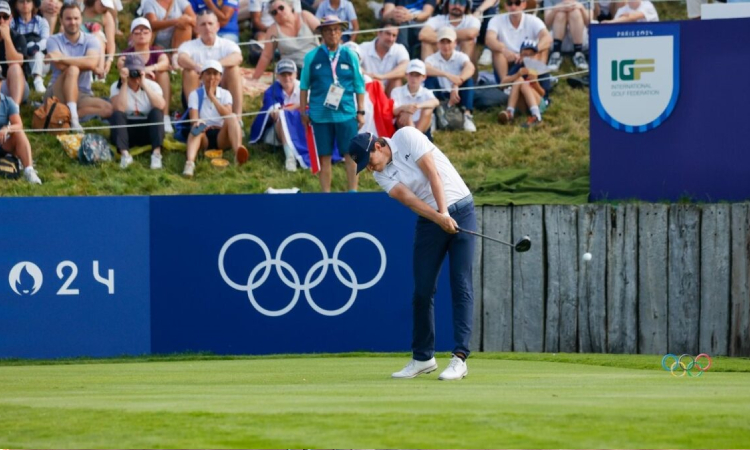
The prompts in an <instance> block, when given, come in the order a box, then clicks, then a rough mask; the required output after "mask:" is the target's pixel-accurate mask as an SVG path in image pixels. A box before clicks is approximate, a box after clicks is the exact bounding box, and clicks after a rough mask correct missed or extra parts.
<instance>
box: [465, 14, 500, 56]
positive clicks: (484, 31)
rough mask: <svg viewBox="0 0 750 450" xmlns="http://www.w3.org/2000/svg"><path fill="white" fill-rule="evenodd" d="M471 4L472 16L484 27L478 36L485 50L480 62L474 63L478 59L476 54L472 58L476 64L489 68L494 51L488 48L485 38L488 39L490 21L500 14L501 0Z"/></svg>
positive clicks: (478, 42)
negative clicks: (475, 58)
mask: <svg viewBox="0 0 750 450" xmlns="http://www.w3.org/2000/svg"><path fill="white" fill-rule="evenodd" d="M469 3H470V4H471V14H472V15H473V16H474V17H476V18H477V19H478V20H479V21H480V22H482V26H481V27H480V28H479V36H477V44H480V45H483V46H484V50H482V57H481V58H479V60H478V61H474V57H476V56H477V55H476V53H475V54H474V55H473V56H472V55H469V56H471V57H472V60H471V61H472V62H473V63H475V64H474V65H476V62H478V63H479V64H481V65H483V66H489V65H491V64H492V51H491V50H490V49H489V47H487V45H486V42H485V38H486V37H487V25H489V23H490V20H491V19H492V18H493V17H495V15H497V12H498V6H499V3H500V2H499V0H484V1H479V0H476V1H470V2H469Z"/></svg>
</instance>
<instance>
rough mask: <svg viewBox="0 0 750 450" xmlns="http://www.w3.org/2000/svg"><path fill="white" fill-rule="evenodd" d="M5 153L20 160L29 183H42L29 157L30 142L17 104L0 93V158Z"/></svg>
mask: <svg viewBox="0 0 750 450" xmlns="http://www.w3.org/2000/svg"><path fill="white" fill-rule="evenodd" d="M6 153H10V154H12V155H14V156H15V157H16V158H18V159H20V160H21V164H23V167H24V170H23V175H24V178H26V181H28V182H29V183H31V184H42V180H40V179H39V175H38V174H37V173H36V170H34V162H33V161H32V159H31V144H30V143H29V138H28V137H27V136H26V133H24V131H23V122H21V115H20V114H19V110H18V105H17V104H16V102H14V101H13V99H12V98H10V97H8V96H6V95H5V94H1V93H0V158H1V157H3V156H5V154H6Z"/></svg>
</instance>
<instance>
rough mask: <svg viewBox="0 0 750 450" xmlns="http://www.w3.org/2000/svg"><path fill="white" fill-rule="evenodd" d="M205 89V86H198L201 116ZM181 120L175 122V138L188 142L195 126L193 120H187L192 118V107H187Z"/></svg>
mask: <svg viewBox="0 0 750 450" xmlns="http://www.w3.org/2000/svg"><path fill="white" fill-rule="evenodd" d="M205 93H206V91H205V89H204V88H203V86H201V87H199V88H198V115H199V116H200V112H201V108H202V107H203V97H205ZM179 120H180V122H177V123H175V124H174V138H175V139H176V140H178V141H180V142H187V139H188V135H189V134H190V129H191V128H192V127H193V122H187V121H189V120H190V108H188V109H186V110H185V112H184V113H182V116H181V117H180V118H179Z"/></svg>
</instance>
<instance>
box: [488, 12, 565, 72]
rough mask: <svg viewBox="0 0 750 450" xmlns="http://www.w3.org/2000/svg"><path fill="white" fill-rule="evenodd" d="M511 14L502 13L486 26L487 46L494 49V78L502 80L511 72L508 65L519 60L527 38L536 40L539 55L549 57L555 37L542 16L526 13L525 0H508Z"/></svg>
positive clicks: (544, 57)
mask: <svg viewBox="0 0 750 450" xmlns="http://www.w3.org/2000/svg"><path fill="white" fill-rule="evenodd" d="M505 5H506V6H507V8H508V14H500V15H499V16H495V17H493V18H492V20H490V23H489V25H488V26H487V38H486V43H487V46H488V47H489V48H490V50H492V64H493V66H494V69H495V78H496V79H497V80H498V81H499V80H501V79H503V77H505V76H506V75H507V74H508V67H510V65H511V64H514V63H516V62H518V60H519V58H520V52H521V43H522V42H523V41H525V40H527V39H530V40H532V41H537V43H538V44H537V48H538V50H539V52H538V53H537V58H538V59H539V60H540V61H547V56H548V54H549V48H550V46H551V44H552V37H551V36H550V34H549V31H547V27H546V26H545V25H544V22H543V21H542V19H540V18H538V17H536V16H534V15H532V14H524V12H523V11H524V10H525V9H526V0H506V2H505Z"/></svg>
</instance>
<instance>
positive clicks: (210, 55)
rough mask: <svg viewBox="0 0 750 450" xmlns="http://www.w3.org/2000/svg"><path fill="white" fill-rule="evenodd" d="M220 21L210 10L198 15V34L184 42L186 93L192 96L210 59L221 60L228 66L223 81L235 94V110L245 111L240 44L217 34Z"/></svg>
mask: <svg viewBox="0 0 750 450" xmlns="http://www.w3.org/2000/svg"><path fill="white" fill-rule="evenodd" d="M218 31H219V22H218V20H217V18H216V14H214V13H213V12H211V11H206V12H205V13H204V14H201V15H200V17H198V25H197V32H198V37H197V38H195V39H193V40H192V41H187V42H185V43H184V44H182V45H181V46H180V49H179V51H178V53H179V57H178V62H179V64H180V67H182V68H183V71H182V94H183V95H184V96H185V98H189V97H190V94H191V93H192V92H193V91H195V90H196V89H197V88H198V85H199V84H200V81H201V80H200V78H201V74H202V73H203V72H202V70H203V67H205V65H206V64H207V63H208V61H212V60H215V61H218V62H219V64H221V65H222V67H223V68H224V70H223V71H222V73H223V76H222V78H221V85H222V87H224V88H225V89H227V90H228V91H229V92H230V93H231V94H232V111H233V112H234V114H236V115H237V117H238V118H239V117H241V114H242V75H241V74H240V64H241V63H242V52H241V51H240V47H239V46H238V45H237V44H236V43H234V42H232V41H230V40H228V39H224V38H222V37H219V36H218V35H217V32H218Z"/></svg>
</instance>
